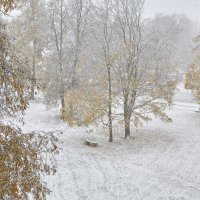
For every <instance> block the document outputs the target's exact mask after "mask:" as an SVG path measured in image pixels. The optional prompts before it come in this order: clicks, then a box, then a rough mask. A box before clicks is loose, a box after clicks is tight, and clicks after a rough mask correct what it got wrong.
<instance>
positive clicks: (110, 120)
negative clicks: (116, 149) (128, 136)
mask: <svg viewBox="0 0 200 200" xmlns="http://www.w3.org/2000/svg"><path fill="white" fill-rule="evenodd" d="M108 83H109V89H108V92H109V103H108V109H109V112H108V118H109V142H113V126H112V86H111V71H110V66H108Z"/></svg>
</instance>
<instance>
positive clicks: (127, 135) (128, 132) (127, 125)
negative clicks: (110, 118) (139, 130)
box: [124, 116, 131, 138]
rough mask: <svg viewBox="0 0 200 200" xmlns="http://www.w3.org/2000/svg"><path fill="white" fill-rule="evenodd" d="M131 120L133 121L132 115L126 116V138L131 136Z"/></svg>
mask: <svg viewBox="0 0 200 200" xmlns="http://www.w3.org/2000/svg"><path fill="white" fill-rule="evenodd" d="M130 122H131V119H130V116H126V117H125V118H124V128H125V138H128V137H130V136H131V132H130Z"/></svg>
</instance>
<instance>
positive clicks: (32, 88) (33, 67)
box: [31, 39, 37, 100]
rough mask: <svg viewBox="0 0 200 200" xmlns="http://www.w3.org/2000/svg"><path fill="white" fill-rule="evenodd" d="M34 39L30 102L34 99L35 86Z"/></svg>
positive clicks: (35, 43) (34, 41) (34, 45)
mask: <svg viewBox="0 0 200 200" xmlns="http://www.w3.org/2000/svg"><path fill="white" fill-rule="evenodd" d="M36 45H37V42H36V39H34V40H33V61H32V70H31V100H34V99H35V84H36Z"/></svg>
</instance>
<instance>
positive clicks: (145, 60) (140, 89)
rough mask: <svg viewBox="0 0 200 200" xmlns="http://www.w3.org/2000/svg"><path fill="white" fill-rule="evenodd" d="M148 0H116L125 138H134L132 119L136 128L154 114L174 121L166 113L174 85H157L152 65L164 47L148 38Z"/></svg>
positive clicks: (119, 78) (118, 77) (120, 91)
mask: <svg viewBox="0 0 200 200" xmlns="http://www.w3.org/2000/svg"><path fill="white" fill-rule="evenodd" d="M144 3H145V1H144V0H125V1H122V0H116V1H115V6H114V8H115V13H116V31H117V32H118V38H119V47H118V49H119V53H118V63H117V64H116V67H115V71H116V77H117V80H118V84H119V93H122V98H121V97H119V98H121V100H120V103H122V104H123V117H124V129H125V138H127V137H130V124H131V119H132V118H133V117H134V124H135V126H139V125H141V124H142V121H143V120H144V121H148V120H151V116H150V115H148V114H150V113H152V114H154V115H156V116H158V117H160V118H161V119H162V120H164V121H170V120H171V119H170V118H169V117H168V116H167V115H166V114H165V113H164V110H165V108H166V106H167V105H168V104H169V103H170V102H171V97H172V94H173V92H172V91H173V89H174V87H175V86H174V84H173V83H171V82H170V81H169V80H167V79H166V80H163V84H162V85H156V84H155V69H154V68H155V67H154V65H152V60H153V59H154V57H155V55H156V54H157V52H159V51H161V50H162V48H163V44H159V45H157V48H156V49H154V50H153V48H152V41H153V40H152V39H153V38H149V37H147V36H145V35H144V31H143V29H144V23H143V19H142V11H143V6H144Z"/></svg>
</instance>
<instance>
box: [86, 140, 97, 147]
mask: <svg viewBox="0 0 200 200" xmlns="http://www.w3.org/2000/svg"><path fill="white" fill-rule="evenodd" d="M84 144H85V145H87V146H90V147H97V145H98V144H97V143H96V142H92V141H89V140H85V143H84Z"/></svg>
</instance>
